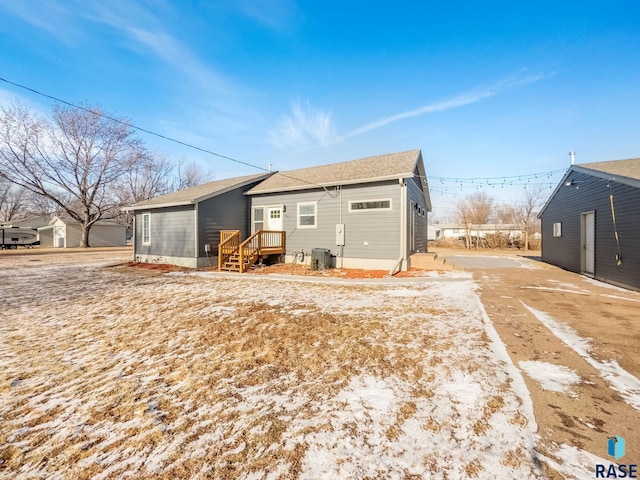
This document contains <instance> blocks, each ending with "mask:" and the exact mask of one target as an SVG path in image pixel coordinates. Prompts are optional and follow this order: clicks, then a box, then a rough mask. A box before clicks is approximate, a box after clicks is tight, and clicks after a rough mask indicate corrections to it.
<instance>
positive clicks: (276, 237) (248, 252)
mask: <svg viewBox="0 0 640 480" xmlns="http://www.w3.org/2000/svg"><path fill="white" fill-rule="evenodd" d="M286 242H287V232H284V231H279V230H258V231H257V232H256V233H254V234H253V235H251V236H250V237H249V238H247V239H246V240H245V241H244V242H242V243H241V244H240V247H239V248H238V253H239V255H240V273H243V272H244V261H245V259H246V258H250V257H258V256H260V255H268V254H271V253H285V252H286V250H287V244H286Z"/></svg>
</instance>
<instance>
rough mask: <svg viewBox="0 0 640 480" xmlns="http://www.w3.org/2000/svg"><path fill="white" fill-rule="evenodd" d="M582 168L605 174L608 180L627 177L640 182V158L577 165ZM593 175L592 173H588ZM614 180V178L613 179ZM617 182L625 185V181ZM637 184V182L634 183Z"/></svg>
mask: <svg viewBox="0 0 640 480" xmlns="http://www.w3.org/2000/svg"><path fill="white" fill-rule="evenodd" d="M575 166H576V167H578V169H576V170H579V169H580V168H584V169H588V170H595V171H596V172H600V173H604V174H606V175H607V178H611V177H625V178H627V179H631V180H640V158H629V159H626V160H611V161H609V162H593V163H581V164H579V165H575ZM587 173H591V172H587ZM611 179H612V180H613V179H614V178H611ZM616 180H619V181H621V183H625V182H624V181H623V179H619V178H616ZM634 183H635V182H634Z"/></svg>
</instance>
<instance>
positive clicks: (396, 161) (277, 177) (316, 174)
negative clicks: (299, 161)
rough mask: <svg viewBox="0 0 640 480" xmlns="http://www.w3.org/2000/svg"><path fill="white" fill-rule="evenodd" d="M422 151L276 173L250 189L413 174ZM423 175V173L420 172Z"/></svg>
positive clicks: (315, 185)
mask: <svg viewBox="0 0 640 480" xmlns="http://www.w3.org/2000/svg"><path fill="white" fill-rule="evenodd" d="M420 157H421V153H420V150H409V151H406V152H400V153H390V154H386V155H377V156H375V157H367V158H361V159H358V160H351V161H349V162H342V163H332V164H329V165H320V166H318V167H309V168H300V169H297V170H288V171H284V172H276V173H275V174H273V175H272V176H271V177H269V178H267V179H266V180H264V181H263V182H261V183H259V184H258V185H256V186H255V187H253V188H252V189H251V190H249V191H248V192H247V195H255V194H259V193H272V192H286V191H292V190H306V189H310V188H318V187H329V186H336V185H350V184H357V183H370V182H378V181H383V180H393V179H399V178H409V177H413V174H414V170H415V168H416V164H417V163H418V160H419V159H420ZM420 175H424V172H421V173H420Z"/></svg>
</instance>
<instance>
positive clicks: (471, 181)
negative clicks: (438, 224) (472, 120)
mask: <svg viewBox="0 0 640 480" xmlns="http://www.w3.org/2000/svg"><path fill="white" fill-rule="evenodd" d="M0 80H1V81H3V82H5V83H7V84H9V85H13V86H15V87H18V88H21V89H23V90H27V91H29V92H31V93H34V94H36V95H39V96H41V97H45V98H48V99H50V100H53V101H55V102H58V103H62V104H64V105H67V106H69V107H72V108H75V109H78V110H83V111H85V112H88V113H91V114H93V115H97V116H99V117H102V118H106V119H108V120H111V121H113V122H116V123H118V124H121V125H124V126H127V127H129V128H132V129H134V130H137V131H139V132H143V133H146V134H148V135H152V136H155V137H158V138H161V139H163V140H166V141H169V142H173V143H176V144H178V145H182V146H184V147H187V148H191V149H193V150H197V151H200V152H203V153H206V154H209V155H213V156H215V157H218V158H222V159H224V160H229V161H231V162H234V163H238V164H241V165H245V166H247V167H251V168H255V169H257V170H260V171H263V172H269V171H270V170H269V169H267V168H264V167H260V166H259V165H255V164H253V163H249V162H245V161H243V160H238V159H236V158H233V157H229V156H228V155H222V154H220V153H216V152H214V151H212V150H209V149H206V148H202V147H198V146H197V145H193V144H191V143H188V142H184V141H182V140H178V139H176V138H173V137H169V136H167V135H163V134H161V133H157V132H154V131H152V130H149V129H146V128H143V127H139V126H137V125H135V124H133V123H130V122H125V121H123V120H120V119H118V118H115V117H112V116H110V115H107V114H105V113H104V112H99V111H95V110H91V109H90V108H87V107H83V106H81V105H76V104H74V103H72V102H69V101H67V100H63V99H61V98H59V97H56V96H54V95H50V94H47V93H44V92H41V91H39V90H36V89H34V88H31V87H27V86H26V85H22V84H20V83H16V82H12V81H11V80H8V79H6V78H3V77H0ZM560 172H565V170H564V169H561V170H552V171H549V172H542V173H532V174H526V175H513V176H501V177H469V178H456V177H438V176H430V177H428V179H429V180H430V181H431V184H433V183H434V181H435V182H436V183H437V182H440V184H441V185H444V184H445V182H452V183H454V184H455V185H456V186H459V188H460V189H462V188H463V186H465V187H469V186H471V187H475V188H480V187H483V186H489V187H495V186H502V187H504V185H506V184H507V183H508V184H509V186H514V185H515V186H517V185H524V186H527V185H534V184H531V183H530V182H529V180H530V179H538V178H544V177H546V178H547V179H549V178H551V176H552V175H555V174H557V173H560ZM277 173H278V174H279V175H281V176H283V177H285V178H289V179H291V180H296V181H298V182H302V183H304V184H307V185H313V186H316V187H320V188H322V189H324V190H325V191H326V192H327V194H329V196H332V197H333V195H332V194H331V192H329V190H328V189H327V188H326V187H325V186H324V185H320V184H318V183H314V182H310V181H308V180H305V179H302V178H297V177H294V176H292V175H288V174H285V173H282V172H277ZM416 176H418V177H420V178H425V179H426V178H427V177H426V176H419V175H416ZM516 179H517V180H516ZM525 179H527V182H526V183H522V182H524V180H525ZM516 181H517V183H516ZM444 188H445V189H447V188H449V187H447V186H445V187H444ZM451 188H458V187H451Z"/></svg>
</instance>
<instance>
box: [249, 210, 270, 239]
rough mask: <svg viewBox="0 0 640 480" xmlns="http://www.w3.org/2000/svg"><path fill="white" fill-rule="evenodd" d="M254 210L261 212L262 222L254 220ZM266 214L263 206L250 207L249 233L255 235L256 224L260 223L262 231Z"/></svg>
mask: <svg viewBox="0 0 640 480" xmlns="http://www.w3.org/2000/svg"><path fill="white" fill-rule="evenodd" d="M256 210H262V220H256ZM266 214H267V207H265V206H264V205H254V206H253V207H251V233H252V234H253V233H256V232H257V231H258V230H256V222H260V223H262V230H264V227H265V224H266V222H265V220H266V219H265V215H266Z"/></svg>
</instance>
